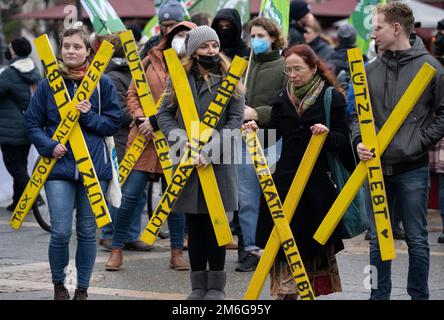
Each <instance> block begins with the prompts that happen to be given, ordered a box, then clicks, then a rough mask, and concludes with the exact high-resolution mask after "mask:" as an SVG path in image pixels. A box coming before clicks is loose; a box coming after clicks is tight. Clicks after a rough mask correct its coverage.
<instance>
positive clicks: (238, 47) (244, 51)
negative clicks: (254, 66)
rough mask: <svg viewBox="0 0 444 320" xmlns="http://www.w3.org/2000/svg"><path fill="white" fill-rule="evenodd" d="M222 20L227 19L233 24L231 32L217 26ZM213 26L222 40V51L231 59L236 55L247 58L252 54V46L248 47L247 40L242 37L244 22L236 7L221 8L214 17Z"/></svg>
mask: <svg viewBox="0 0 444 320" xmlns="http://www.w3.org/2000/svg"><path fill="white" fill-rule="evenodd" d="M220 20H227V21H229V22H230V23H231V25H232V26H233V29H230V32H228V33H227V34H225V33H224V32H225V31H224V30H221V29H219V28H218V27H217V24H218V22H219V21H220ZM211 27H212V28H213V29H214V30H216V33H217V35H218V36H219V39H220V42H221V49H222V52H223V53H224V54H225V55H226V56H227V57H228V58H230V59H231V60H233V58H234V56H236V55H237V56H239V57H242V58H247V59H248V57H249V55H250V48H248V46H247V44H246V43H245V41H244V40H243V39H242V22H241V18H240V16H239V12H238V11H237V10H236V9H229V8H227V9H221V10H219V11H218V12H217V14H216V16H215V17H214V20H213V23H212V24H211Z"/></svg>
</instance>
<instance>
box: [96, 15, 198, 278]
mask: <svg viewBox="0 0 444 320" xmlns="http://www.w3.org/2000/svg"><path fill="white" fill-rule="evenodd" d="M195 27H196V25H195V24H194V23H192V22H188V21H183V22H180V23H179V24H177V25H176V26H175V27H174V28H173V29H171V31H170V32H169V33H168V34H167V35H166V36H165V37H164V38H163V40H162V42H161V43H160V44H159V45H158V46H156V47H154V48H153V49H151V50H150V52H149V53H148V56H147V57H146V58H145V59H143V61H142V64H143V66H144V68H145V74H146V79H147V81H148V84H149V86H150V89H151V93H152V95H153V99H154V102H156V103H157V101H158V100H159V98H160V97H161V95H162V93H163V91H164V90H165V88H166V83H167V78H168V70H167V66H166V63H165V58H164V55H163V51H164V50H166V49H170V48H171V47H172V48H174V50H176V52H177V53H178V55H179V56H183V55H184V54H185V46H184V41H185V35H186V33H187V32H188V31H189V30H192V29H193V28H195ZM127 105H128V109H129V110H130V113H131V116H132V118H133V120H134V124H133V126H132V128H131V130H130V133H129V136H128V142H127V148H129V147H130V146H131V144H132V143H133V141H134V139H135V138H136V137H137V134H138V132H139V131H140V132H142V133H143V134H144V135H145V136H146V138H147V139H148V141H150V142H149V143H148V144H147V146H146V148H145V150H144V151H143V152H142V155H141V156H140V158H139V160H138V161H137V163H136V165H135V166H134V169H133V171H132V172H131V173H130V175H129V176H128V179H127V181H126V182H125V184H124V186H123V189H122V204H121V206H120V208H119V211H118V212H117V214H116V216H115V220H114V234H113V240H112V245H111V247H112V249H111V254H110V256H109V258H108V261H107V263H106V266H105V268H106V270H108V271H118V270H120V268H121V267H122V264H123V251H122V250H123V248H124V245H125V242H126V239H127V238H128V235H129V231H130V227H131V222H132V221H133V219H134V217H137V216H139V217H140V210H143V208H140V207H139V206H138V203H139V199H140V198H141V196H142V194H143V192H144V190H145V189H146V185H147V183H148V182H149V181H157V180H158V179H159V177H160V178H161V179H162V186H164V187H166V181H165V178H164V177H163V175H162V167H161V166H160V163H159V160H158V158H157V153H156V149H155V147H154V143H153V142H152V141H151V140H152V138H153V136H152V133H153V132H154V131H157V130H158V129H159V127H158V125H157V121H156V117H155V116H152V117H150V118H145V117H144V113H143V109H142V105H141V103H140V98H139V96H138V94H137V90H136V87H135V84H134V82H131V84H130V87H129V89H128V92H127ZM167 221H168V228H169V231H170V241H171V259H170V264H169V267H170V268H172V269H174V270H179V271H181V270H189V265H188V262H187V261H186V260H185V259H184V258H183V249H184V236H185V215H184V213H181V212H180V211H179V212H174V213H171V214H170V215H169V217H168V220H167Z"/></svg>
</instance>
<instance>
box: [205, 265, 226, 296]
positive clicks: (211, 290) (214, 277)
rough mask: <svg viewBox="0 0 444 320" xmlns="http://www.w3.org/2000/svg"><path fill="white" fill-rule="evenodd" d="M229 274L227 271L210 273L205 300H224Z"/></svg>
mask: <svg viewBox="0 0 444 320" xmlns="http://www.w3.org/2000/svg"><path fill="white" fill-rule="evenodd" d="M226 283H227V274H226V273H225V271H212V270H210V271H208V276H207V293H206V294H205V297H204V300H224V299H225V284H226Z"/></svg>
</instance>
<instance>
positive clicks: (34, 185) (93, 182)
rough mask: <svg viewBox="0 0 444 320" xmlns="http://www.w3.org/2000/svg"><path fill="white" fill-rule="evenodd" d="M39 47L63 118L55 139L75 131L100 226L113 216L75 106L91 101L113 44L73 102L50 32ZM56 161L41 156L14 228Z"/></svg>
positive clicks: (13, 221) (74, 145)
mask: <svg viewBox="0 0 444 320" xmlns="http://www.w3.org/2000/svg"><path fill="white" fill-rule="evenodd" d="M36 47H37V49H38V50H39V55H40V57H41V59H42V64H43V66H44V67H45V71H46V76H47V79H48V82H49V85H50V88H51V91H52V92H53V95H54V99H55V101H56V104H57V107H58V110H59V112H60V115H61V119H62V120H61V121H60V124H59V125H58V127H57V129H56V131H55V132H54V135H53V137H52V138H53V139H54V140H57V141H58V142H59V143H61V144H66V143H67V142H68V139H71V137H72V135H73V133H74V139H75V142H74V141H73V142H72V143H71V146H72V149H73V153H74V156H75V157H76V164H77V167H78V168H79V173H80V175H81V177H82V180H83V183H84V185H85V189H86V191H87V195H88V199H89V201H90V204H91V208H92V211H93V213H94V215H95V217H96V223H97V226H98V227H99V228H100V227H102V226H104V225H106V224H108V223H110V222H111V217H110V215H109V211H108V207H107V206H106V202H105V197H104V195H103V192H102V190H101V188H100V184H99V182H98V180H97V175H96V173H95V170H94V166H93V165H92V162H91V158H90V156H89V152H88V149H87V147H86V144H85V141H84V139H83V135H82V132H81V130H80V127H79V126H78V120H79V116H80V112H79V111H77V110H76V109H75V106H76V105H77V104H79V102H80V101H83V100H88V99H89V98H90V97H91V95H92V93H93V91H94V89H95V87H96V85H97V83H98V81H99V80H100V77H101V76H102V74H103V72H104V71H105V68H106V66H107V65H108V62H109V60H110V59H111V57H112V55H113V53H114V47H113V46H112V45H111V44H110V43H109V42H106V41H104V42H103V43H102V45H101V47H100V49H99V51H98V52H97V54H96V56H95V58H94V60H93V62H92V63H91V65H90V67H89V69H88V71H87V73H86V76H85V77H84V79H83V80H82V82H81V84H80V86H79V88H78V90H77V92H76V93H75V96H74V99H73V100H72V101H70V97H69V94H68V92H67V90H66V87H65V85H64V82H63V78H62V76H61V73H60V71H59V70H58V65H57V61H56V60H55V57H54V54H53V52H52V49H51V47H50V45H49V40H48V37H47V35H43V36H41V37H39V38H37V39H36ZM76 148H77V149H76ZM75 149H76V150H75ZM56 161H57V159H55V158H45V157H42V159H41V160H40V161H39V163H38V164H37V167H36V169H35V170H34V172H33V174H32V176H31V178H30V180H29V182H28V184H27V185H26V188H25V190H24V192H23V194H22V196H21V198H20V201H19V203H18V204H17V206H16V208H15V210H14V212H13V214H12V216H11V219H10V221H9V223H10V225H11V226H12V227H13V228H14V229H19V228H20V226H21V225H22V223H23V221H24V219H25V217H26V216H27V215H28V213H29V210H30V209H31V207H32V205H33V204H34V202H35V200H36V198H37V196H38V194H39V192H40V190H41V188H42V186H43V185H44V183H45V182H46V180H47V178H48V176H49V174H50V172H51V170H52V169H53V167H54V165H55V163H56Z"/></svg>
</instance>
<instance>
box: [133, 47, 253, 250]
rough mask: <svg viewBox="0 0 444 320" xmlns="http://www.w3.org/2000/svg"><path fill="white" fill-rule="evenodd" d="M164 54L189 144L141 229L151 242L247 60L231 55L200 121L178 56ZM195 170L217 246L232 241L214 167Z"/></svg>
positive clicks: (184, 181) (240, 75) (171, 51)
mask: <svg viewBox="0 0 444 320" xmlns="http://www.w3.org/2000/svg"><path fill="white" fill-rule="evenodd" d="M164 55H165V59H166V62H167V65H168V70H169V71H170V77H171V79H172V83H173V85H174V88H175V92H176V95H177V99H178V101H179V107H180V110H181V113H182V116H183V118H184V123H185V125H186V129H187V130H186V131H187V134H188V136H189V139H190V140H189V141H190V143H191V145H192V146H191V148H190V149H187V150H186V151H185V154H184V155H183V157H182V159H181V161H180V163H179V165H178V167H177V168H176V170H175V172H174V174H173V178H172V183H171V184H170V185H169V186H168V187H167V189H166V191H165V193H164V194H163V196H162V198H161V199H160V201H159V204H158V206H157V208H156V210H155V211H154V213H153V216H152V217H151V220H150V221H149V223H148V225H147V226H146V228H145V230H144V232H143V233H142V236H141V239H142V240H143V241H145V242H146V243H149V244H152V243H154V241H155V240H156V237H157V234H158V233H159V231H160V230H161V228H162V226H163V223H164V222H165V220H166V218H167V217H168V215H169V214H170V212H171V210H172V208H173V206H174V203H175V202H176V200H177V198H178V196H179V194H180V192H181V191H182V189H183V188H184V186H185V184H186V182H187V181H188V179H189V178H190V176H191V173H192V171H193V169H194V167H195V166H194V165H193V164H192V162H193V161H192V160H193V157H194V156H196V154H197V153H198V151H199V150H201V148H202V147H203V146H204V145H205V144H206V143H207V142H208V141H209V139H210V137H211V134H212V132H213V130H214V129H215V128H216V125H217V123H218V122H219V119H220V116H221V114H222V112H223V111H224V109H225V107H226V106H227V105H228V103H229V101H230V98H231V96H232V94H233V93H234V90H235V88H236V85H237V83H238V81H239V80H240V78H241V77H242V74H243V73H244V72H245V69H246V66H247V61H246V60H245V59H242V58H239V57H235V58H234V60H233V63H232V64H231V67H230V70H229V71H228V74H227V76H226V77H225V78H224V79H223V81H222V83H221V85H220V86H219V88H218V89H217V95H216V97H215V99H214V100H213V102H211V104H210V106H209V107H208V110H207V112H206V113H205V114H204V116H203V119H202V121H201V122H200V121H199V115H198V114H197V109H196V107H195V103H194V99H193V95H192V93H191V89H190V87H189V84H188V78H187V76H186V73H185V70H184V69H183V66H182V63H181V62H180V60H179V58H178V57H177V54H176V53H175V51H174V49H169V50H166V51H165V52H164ZM166 98H168V97H166ZM193 121H195V122H198V123H199V137H198V138H196V137H193V136H191V123H192V122H193ZM197 173H198V175H199V179H200V182H201V184H202V190H203V192H204V196H205V199H206V203H207V206H208V211H209V212H210V217H211V221H212V224H213V227H214V230H215V234H216V239H217V242H218V244H219V246H223V245H226V244H228V243H230V242H231V241H232V235H231V230H230V226H229V223H228V220H227V217H226V214H225V209H224V207H223V203H222V198H221V197H220V193H219V189H218V186H217V183H216V177H215V175H214V171H213V167H212V166H211V165H210V166H207V167H205V168H203V167H200V168H198V169H197Z"/></svg>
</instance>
